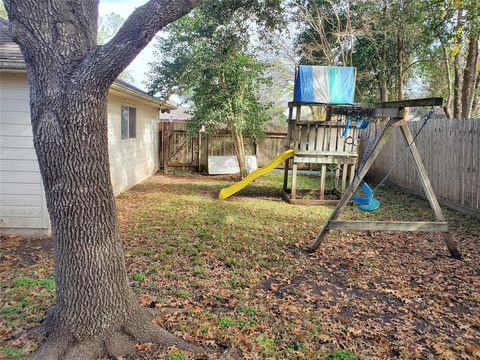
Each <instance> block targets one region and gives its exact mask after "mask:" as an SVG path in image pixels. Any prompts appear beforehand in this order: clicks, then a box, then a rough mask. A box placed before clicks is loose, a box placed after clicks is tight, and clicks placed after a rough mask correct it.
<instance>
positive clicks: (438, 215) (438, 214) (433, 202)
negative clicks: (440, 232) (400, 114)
mask: <svg viewBox="0 0 480 360" xmlns="http://www.w3.org/2000/svg"><path fill="white" fill-rule="evenodd" d="M400 129H401V130H402V135H403V138H404V139H405V141H406V143H407V145H410V153H411V154H412V157H413V161H414V162H415V166H416V167H417V171H418V175H419V177H420V182H421V184H422V187H423V191H424V192H425V195H426V196H427V199H428V202H429V203H430V206H431V207H432V210H433V214H434V215H435V220H436V221H441V222H444V221H445V216H444V215H443V212H442V208H441V207H440V204H439V203H438V200H437V197H436V196H435V192H434V191H433V187H432V184H431V183H430V178H429V177H428V174H427V171H426V169H425V166H424V165H423V161H422V157H421V156H420V153H419V152H418V149H417V145H416V144H415V142H414V141H413V136H412V133H411V131H410V129H409V127H408V126H407V125H402V126H400ZM444 238H445V243H446V245H447V248H448V251H449V252H450V255H451V256H452V257H453V258H454V259H461V258H462V256H461V254H460V252H459V251H458V249H457V244H456V242H455V240H454V239H453V235H452V234H451V232H450V231H448V232H446V233H445V234H444Z"/></svg>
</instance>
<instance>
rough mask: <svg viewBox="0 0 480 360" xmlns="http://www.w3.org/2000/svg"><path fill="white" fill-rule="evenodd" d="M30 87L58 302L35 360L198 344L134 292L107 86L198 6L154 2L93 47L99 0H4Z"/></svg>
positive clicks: (188, 1)
mask: <svg viewBox="0 0 480 360" xmlns="http://www.w3.org/2000/svg"><path fill="white" fill-rule="evenodd" d="M4 2H5V7H6V9H7V12H8V17H9V20H10V30H11V35H12V38H13V39H14V40H15V41H16V42H17V43H18V44H19V45H20V49H21V50H22V53H23V55H24V59H25V62H26V68H27V74H28V80H29V84H30V105H31V122H32V128H33V142H34V146H35V150H36V154H37V158H38V163H39V166H40V171H41V174H42V179H43V185H44V188H45V196H46V201H47V207H48V211H49V214H50V220H51V227H52V237H53V242H54V262H55V266H54V276H55V280H56V283H57V288H56V303H55V307H54V309H53V310H52V311H51V312H49V314H48V316H47V318H46V320H45V321H44V322H43V327H44V330H45V331H46V334H47V336H48V337H47V340H46V342H45V343H44V344H43V345H42V346H41V347H40V349H39V350H38V351H37V352H36V354H35V355H34V356H33V358H37V359H48V360H52V359H53V360H54V359H62V360H65V359H67V360H68V359H75V360H77V359H83V360H89V359H97V358H99V357H102V356H104V355H110V356H120V355H123V354H125V353H127V352H130V351H132V350H133V348H134V344H135V342H137V341H150V342H158V343H161V344H168V345H178V346H180V347H184V348H192V347H191V345H189V344H187V343H185V342H184V341H183V340H181V339H178V338H177V337H175V336H173V335H171V334H170V333H168V332H167V331H165V330H163V329H161V328H159V327H157V326H155V325H154V324H153V323H152V322H151V318H150V316H149V315H148V314H147V312H146V310H144V308H142V307H141V306H140V305H139V304H138V303H137V301H136V298H135V296H134V294H133V292H132V290H131V288H130V286H129V283H128V278H127V273H126V269H125V262H124V256H123V250H122V244H121V240H120V233H119V227H118V222H117V216H116V209H115V201H114V196H113V190H112V185H111V181H110V170H109V160H108V145H107V139H108V137H107V111H106V109H107V93H108V88H109V86H110V85H111V84H112V83H113V81H114V80H115V79H116V78H117V76H118V75H119V74H120V73H121V72H122V71H123V70H124V69H125V68H126V67H127V66H128V64H129V63H130V62H131V61H132V60H133V59H134V58H135V56H136V55H137V54H138V53H139V52H140V51H141V50H142V49H143V48H144V47H145V46H146V45H147V44H148V43H149V42H150V40H151V39H152V38H153V36H154V35H155V34H156V33H157V32H158V31H159V30H160V29H162V28H163V27H165V26H166V25H168V24H170V23H171V22H173V21H175V20H177V19H178V18H180V17H182V16H184V15H185V14H187V13H189V12H190V10H191V9H192V8H193V7H195V6H196V5H197V4H198V3H199V1H197V0H181V1H177V0H175V1H173V0H150V1H148V2H147V3H146V4H145V5H143V6H140V7H138V8H137V9H136V10H135V11H134V12H133V13H132V14H131V16H130V17H129V18H128V19H127V20H126V21H125V23H124V24H123V25H122V27H121V28H120V29H119V30H118V32H117V33H116V35H115V36H113V37H112V38H111V40H110V41H109V42H107V43H106V44H104V45H101V46H99V45H97V31H98V28H97V26H98V22H97V21H98V1H96V0H78V1H62V0H43V1H33V0H23V1H22V0H5V1H4Z"/></svg>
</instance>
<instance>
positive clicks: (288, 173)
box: [219, 66, 461, 259]
mask: <svg viewBox="0 0 480 360" xmlns="http://www.w3.org/2000/svg"><path fill="white" fill-rule="evenodd" d="M355 75H356V73H355V69H354V68H345V67H330V66H329V67H315V66H300V67H299V68H298V69H297V71H296V77H295V94H294V101H292V102H290V103H289V104H288V108H289V116H288V132H287V141H286V146H285V150H286V151H285V152H284V153H282V154H280V155H278V156H277V157H276V158H275V159H274V160H273V161H272V163H271V164H269V165H268V166H266V167H264V168H262V169H259V170H257V171H255V172H254V173H252V174H250V175H249V176H247V178H246V179H244V180H242V181H241V182H239V183H236V184H234V185H232V186H230V187H229V188H226V189H222V191H221V192H220V195H219V196H220V198H221V199H226V198H227V197H229V196H231V195H233V194H234V193H236V192H238V191H240V190H241V189H243V188H244V187H245V186H247V185H248V184H249V183H250V182H251V181H253V180H254V179H255V178H257V177H258V176H261V175H263V174H264V173H266V172H268V171H271V170H272V169H274V168H275V167H276V166H277V165H278V164H280V163H281V162H282V161H283V162H284V184H283V193H284V197H285V199H286V200H287V201H289V202H291V203H319V204H322V203H323V204H326V203H327V204H335V205H336V207H335V209H334V210H333V212H332V214H331V215H330V217H329V218H328V220H327V222H326V223H325V224H324V225H323V227H322V229H321V230H320V232H319V233H318V235H317V236H316V238H315V240H314V241H313V242H312V243H311V244H310V246H309V247H308V249H307V250H308V251H310V252H313V251H316V250H317V249H318V248H319V247H320V246H321V244H322V242H323V241H324V240H325V238H326V236H327V234H328V233H329V232H330V231H331V230H344V231H367V230H368V231H413V232H441V233H444V239H445V242H446V245H447V247H448V250H449V252H450V254H451V256H452V257H453V258H456V259H459V258H460V257H461V255H460V252H459V251H458V249H457V245H456V243H455V241H454V239H453V236H452V235H451V233H450V232H449V227H448V224H447V222H446V221H445V217H444V215H443V212H442V209H441V208H440V205H439V203H438V200H437V198H436V196H435V193H434V191H433V188H432V185H431V183H430V179H429V178H428V175H427V172H426V170H425V167H424V165H423V162H422V159H421V156H420V153H419V152H418V149H417V147H416V145H415V140H416V139H417V137H418V135H419V134H420V132H421V131H422V129H423V128H424V126H426V125H427V123H428V120H429V119H430V117H431V115H432V113H433V108H434V107H437V106H442V103H443V99H442V98H428V99H414V100H404V101H390V102H383V103H379V104H376V105H374V106H362V105H358V104H354V103H353V95H354V89H355ZM318 106H323V107H325V108H326V119H325V120H324V121H311V120H307V121H305V120H304V119H302V117H301V114H302V107H318ZM410 107H430V108H431V110H430V111H429V113H428V115H427V116H426V117H425V119H424V122H423V125H422V127H421V128H420V130H419V131H418V132H417V134H415V135H413V134H412V133H411V131H410V129H409V127H408V126H407V114H408V108H410ZM372 123H383V125H384V126H383V129H382V131H381V133H380V134H377V133H376V130H375V134H374V135H373V136H367V137H366V138H361V137H360V135H359V134H360V130H365V129H369V130H371V127H370V126H369V125H370V124H372ZM395 128H399V129H400V131H401V132H402V135H403V138H404V139H405V143H406V147H405V150H404V152H403V154H401V156H400V160H399V161H398V162H397V163H396V164H394V165H393V167H392V168H391V169H390V171H388V172H387V175H386V176H385V177H384V179H383V180H382V181H381V182H380V183H379V184H378V185H377V187H378V186H380V185H381V184H382V183H383V182H384V181H385V180H386V178H387V177H388V176H389V175H390V174H391V172H392V171H393V170H394V169H395V167H396V166H397V165H398V164H399V162H400V161H401V160H402V159H403V158H404V157H405V156H406V155H407V154H408V153H410V154H411V156H412V158H413V160H414V163H415V166H416V169H417V172H418V175H419V177H420V181H421V184H422V187H423V190H424V192H425V194H426V197H427V199H428V201H429V203H430V206H431V208H432V210H433V213H434V216H435V221H353V220H338V217H339V215H340V213H341V212H342V210H343V209H344V208H345V206H346V205H347V203H349V202H350V201H351V200H353V202H354V203H355V204H357V206H358V208H359V209H360V210H362V211H375V210H377V209H379V208H380V201H379V200H378V199H376V198H375V196H374V191H375V189H376V188H377V187H376V188H375V189H373V190H372V189H371V188H370V186H369V185H368V184H367V183H366V182H364V177H365V175H366V174H367V172H368V170H369V168H370V167H371V166H372V164H373V162H374V161H375V158H376V157H377V156H378V154H379V153H380V152H381V151H382V148H383V147H384V145H385V143H386V142H387V141H388V139H389V137H390V135H391V134H392V132H393V131H394V129H395ZM375 129H376V127H375ZM360 143H362V146H363V147H364V149H363V152H362V153H363V155H362V156H361V159H360V156H359V151H358V146H357V145H359V144H360ZM301 164H314V165H315V166H318V167H319V168H320V195H319V198H318V199H313V200H312V199H309V200H306V199H299V198H298V197H297V175H298V167H299V165H301ZM329 167H330V169H331V170H332V171H333V172H334V174H335V175H334V179H335V180H334V183H335V185H334V188H333V190H331V191H328V192H327V191H326V174H327V170H328V168H329ZM289 179H291V187H290V188H289V187H288V185H289ZM359 186H360V187H361V189H362V191H363V193H364V196H361V195H358V194H355V191H356V190H357V188H358V187H359ZM327 196H328V197H329V198H327Z"/></svg>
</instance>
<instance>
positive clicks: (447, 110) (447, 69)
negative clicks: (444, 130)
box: [442, 44, 453, 119]
mask: <svg viewBox="0 0 480 360" xmlns="http://www.w3.org/2000/svg"><path fill="white" fill-rule="evenodd" d="M442 56H443V64H444V66H445V77H446V81H447V90H448V96H447V103H446V104H445V105H444V107H443V111H444V112H445V116H446V117H447V119H451V118H452V97H453V88H452V74H451V71H450V64H449V61H448V55H447V49H446V47H445V45H444V44H442Z"/></svg>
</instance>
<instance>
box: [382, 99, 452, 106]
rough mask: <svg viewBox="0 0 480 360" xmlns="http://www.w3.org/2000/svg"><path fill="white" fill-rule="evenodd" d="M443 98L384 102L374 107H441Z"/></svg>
mask: <svg viewBox="0 0 480 360" xmlns="http://www.w3.org/2000/svg"><path fill="white" fill-rule="evenodd" d="M442 104H443V98H441V97H432V98H424V99H411V100H408V99H406V100H399V101H386V102H381V103H378V104H375V107H379V108H403V107H420V106H442Z"/></svg>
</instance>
